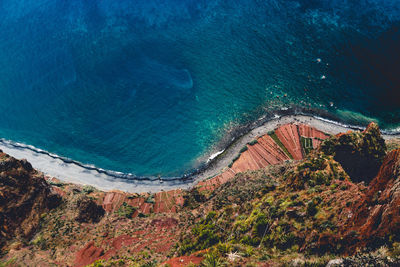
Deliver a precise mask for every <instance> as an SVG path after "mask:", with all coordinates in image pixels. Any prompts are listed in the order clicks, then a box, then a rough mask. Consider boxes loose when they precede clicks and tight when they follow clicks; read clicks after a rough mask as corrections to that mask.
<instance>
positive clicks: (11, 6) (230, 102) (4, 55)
mask: <svg viewBox="0 0 400 267" xmlns="http://www.w3.org/2000/svg"><path fill="white" fill-rule="evenodd" d="M0 19H1V20H0V21H1V23H0V48H1V49H0V64H1V68H0V112H1V114H2V116H0V137H2V138H6V139H9V140H14V141H19V142H22V143H26V144H30V145H34V146H36V147H39V148H41V149H44V150H47V151H50V152H52V153H56V154H58V155H61V156H64V157H68V158H71V159H73V160H77V161H80V162H82V163H85V164H93V165H95V166H97V167H100V168H103V169H109V170H115V171H121V172H126V173H134V174H136V175H140V176H147V175H152V176H158V175H162V176H178V175H182V174H183V173H185V172H188V171H190V170H191V169H193V168H195V167H197V166H198V165H199V164H200V163H201V162H202V161H205V160H206V159H207V156H208V155H211V154H212V153H215V152H216V151H219V150H220V149H221V148H220V147H218V148H217V147H216V144H218V142H219V141H220V140H221V138H222V137H223V136H224V134H225V132H226V131H227V130H232V129H234V128H235V127H237V126H238V125H242V124H244V123H247V122H249V121H253V120H255V119H257V118H258V117H260V116H262V115H264V114H266V113H268V111H271V110H276V109H280V108H282V107H289V106H292V105H297V106H302V107H311V108H314V109H315V108H317V109H321V110H325V111H328V112H329V113H330V114H332V115H335V116H337V117H338V118H339V119H341V120H344V121H346V122H348V123H352V124H361V125H364V124H366V123H368V122H369V121H370V120H376V121H378V122H379V123H380V124H381V126H382V127H384V128H385V129H394V128H396V127H399V125H400V50H399V49H398V47H400V32H399V21H400V3H399V2H398V1H397V0H392V1H390V0H387V1H345V0H342V1H339V0H334V1H322V0H321V1H305V0H302V1H300V0H299V1H283V0H281V1H273V0H266V1H256V0H253V1H252V0H246V1H245V0H230V1H217V0H214V1H211V0H210V1H205V0H204V1H198V0H163V1H161V0H158V1H155V0H152V1H139V0H138V1H128V0H120V1H111V0H104V1H89V0H77V1H61V0H54V1H48V0H35V1H34V0H29V1H28V0H25V1H11V0H4V1H1V3H0Z"/></svg>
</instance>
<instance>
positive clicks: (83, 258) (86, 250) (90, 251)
mask: <svg viewBox="0 0 400 267" xmlns="http://www.w3.org/2000/svg"><path fill="white" fill-rule="evenodd" d="M103 254H104V250H103V249H102V248H98V247H95V245H94V241H92V242H89V243H87V244H86V245H85V246H84V247H83V248H82V249H81V250H79V251H78V252H77V253H76V255H75V261H74V266H76V267H80V266H86V265H88V264H91V263H93V262H94V261H96V260H98V259H100V257H101V256H103Z"/></svg>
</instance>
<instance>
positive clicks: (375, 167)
mask: <svg viewBox="0 0 400 267" xmlns="http://www.w3.org/2000/svg"><path fill="white" fill-rule="evenodd" d="M321 150H322V151H323V152H324V153H325V154H327V155H333V156H334V159H335V160H336V161H337V162H339V163H340V164H341V165H342V167H343V169H344V170H345V171H346V173H347V174H348V175H349V176H350V178H351V179H352V181H354V182H361V181H365V182H370V181H371V180H372V179H373V178H374V177H375V176H376V174H377V173H378V171H379V168H380V166H381V164H382V161H383V158H384V157H385V154H386V145H385V140H384V139H383V138H382V136H381V133H380V131H379V127H378V125H377V124H375V123H371V124H369V125H368V127H367V128H366V130H365V131H363V132H361V133H360V132H348V133H345V134H339V135H337V136H335V137H333V138H330V139H329V140H327V141H326V142H324V143H323V144H322V145H321Z"/></svg>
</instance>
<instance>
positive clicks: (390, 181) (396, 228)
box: [346, 149, 400, 249]
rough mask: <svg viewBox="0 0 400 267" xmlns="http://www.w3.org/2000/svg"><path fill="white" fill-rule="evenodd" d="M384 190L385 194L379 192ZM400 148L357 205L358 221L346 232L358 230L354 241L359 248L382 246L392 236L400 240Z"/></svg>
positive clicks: (392, 153)
mask: <svg viewBox="0 0 400 267" xmlns="http://www.w3.org/2000/svg"><path fill="white" fill-rule="evenodd" d="M379 192H381V193H379ZM399 206H400V149H397V150H394V151H391V152H390V153H389V154H388V155H387V156H386V157H385V159H384V161H383V164H382V167H381V168H380V170H379V173H378V175H377V176H376V177H375V179H374V180H372V181H371V183H370V187H369V190H368V191H367V192H366V194H365V197H364V198H363V199H362V201H360V202H359V203H357V205H355V206H354V208H353V210H354V214H355V216H354V221H353V222H352V226H351V227H349V229H348V231H347V232H346V236H347V237H349V236H350V233H351V232H354V231H356V232H357V233H358V236H357V238H356V239H355V240H354V239H353V240H352V243H354V244H353V245H352V246H351V249H355V247H363V246H372V247H378V246H380V245H382V243H383V242H386V241H387V240H386V239H387V238H389V237H390V239H391V241H392V242H394V241H400V234H399V233H400V216H399V215H400V214H399V213H400V211H399Z"/></svg>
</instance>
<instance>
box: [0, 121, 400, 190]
mask: <svg viewBox="0 0 400 267" xmlns="http://www.w3.org/2000/svg"><path fill="white" fill-rule="evenodd" d="M287 123H304V124H308V125H310V126H312V127H315V128H317V129H319V130H321V131H323V132H326V133H328V134H338V133H340V132H346V131H348V130H362V129H363V127H359V126H352V125H345V124H341V123H339V122H335V121H333V120H329V119H325V118H322V117H319V116H312V115H307V114H297V115H282V116H278V115H275V117H274V118H271V119H268V118H265V117H264V118H261V119H260V120H258V121H256V122H255V124H254V125H253V126H247V128H244V131H246V129H247V132H244V133H243V134H241V135H240V133H239V137H237V138H235V137H233V138H232V139H231V140H230V142H229V143H230V144H228V145H227V147H226V148H225V149H224V150H223V152H222V150H221V149H219V150H218V152H217V153H213V155H212V156H214V157H212V158H209V160H208V161H207V163H206V164H205V165H204V166H202V167H201V168H199V169H198V170H196V171H195V172H193V173H192V174H190V175H184V176H182V177H167V178H161V179H160V178H157V177H135V176H133V175H131V174H123V173H118V172H112V171H107V170H103V169H99V168H96V167H94V166H90V165H84V164H81V163H79V162H76V161H73V160H70V159H66V158H62V157H59V156H57V155H54V154H51V153H49V152H46V151H43V150H40V149H37V148H34V147H32V146H29V145H24V144H19V143H13V142H10V141H6V140H0V149H1V150H3V151H4V152H5V153H7V154H9V155H11V156H13V157H15V158H17V159H22V158H25V159H27V160H28V161H29V162H30V163H31V164H32V166H33V167H34V168H36V169H37V170H39V171H41V172H43V173H44V174H45V175H47V176H51V177H55V178H57V179H59V180H61V181H63V182H65V183H74V184H81V185H91V186H94V187H96V188H98V189H100V190H104V191H112V190H120V191H125V192H129V193H143V192H149V193H154V192H159V191H163V190H164V191H168V190H173V189H188V188H191V187H193V186H194V185H196V184H197V183H198V182H200V181H202V180H205V179H207V178H210V177H213V176H215V175H218V174H219V173H221V172H222V171H223V170H224V169H225V168H226V167H227V166H228V165H229V164H230V163H231V161H232V159H233V158H234V157H235V156H236V155H237V154H238V153H239V151H240V149H241V148H242V147H243V146H244V145H246V144H247V143H248V142H250V141H252V140H253V139H255V138H256V137H258V136H261V135H264V134H267V133H268V132H269V131H272V130H274V129H275V128H277V127H278V126H279V125H282V124H287ZM242 131H243V129H242ZM382 135H383V137H384V138H385V139H390V138H394V137H398V136H400V134H398V133H396V134H393V133H385V132H384V133H383V134H382Z"/></svg>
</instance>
